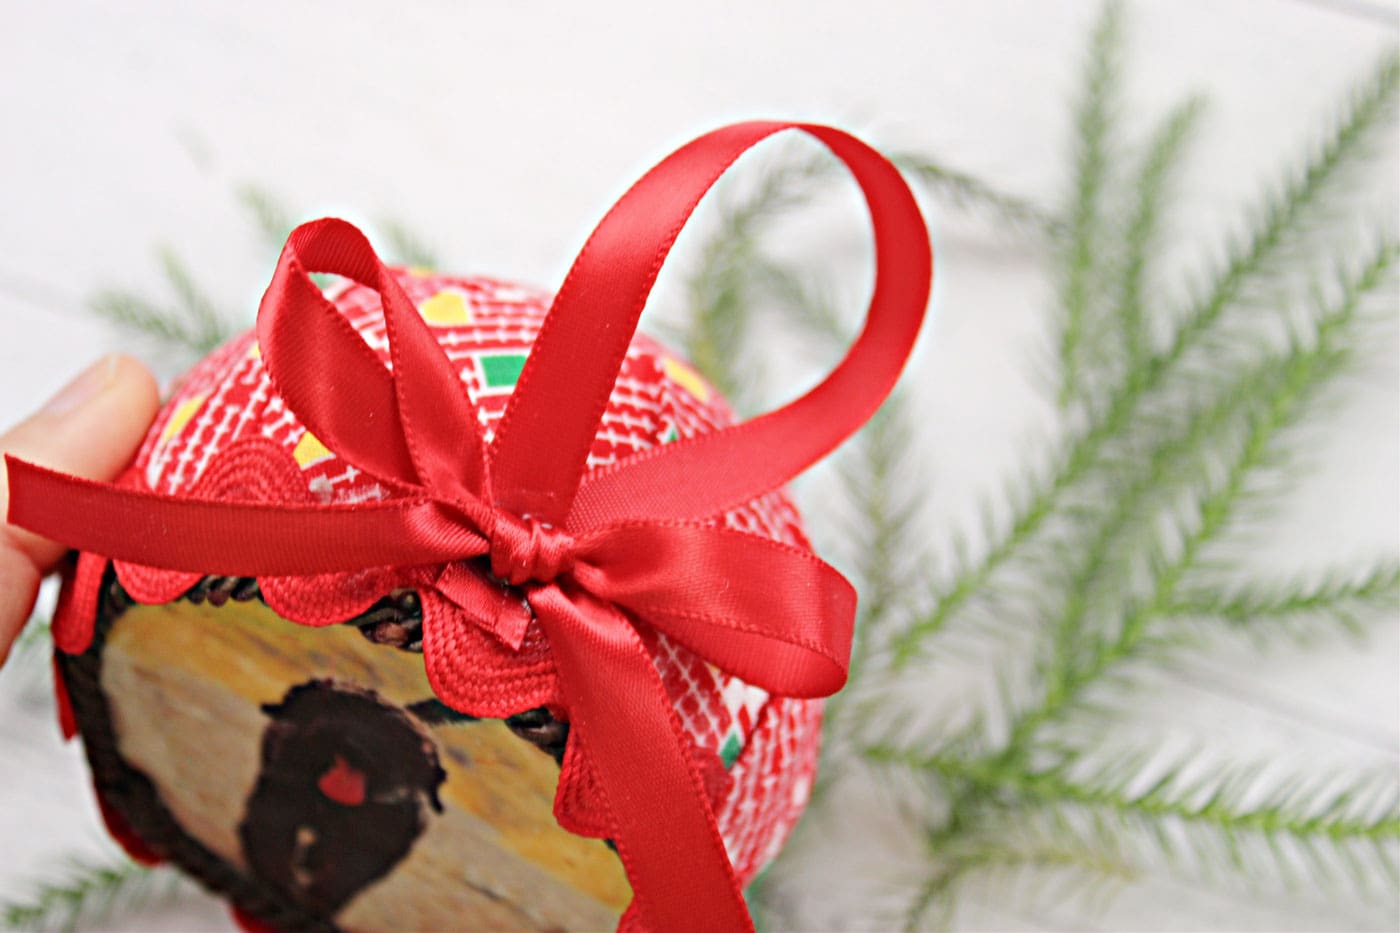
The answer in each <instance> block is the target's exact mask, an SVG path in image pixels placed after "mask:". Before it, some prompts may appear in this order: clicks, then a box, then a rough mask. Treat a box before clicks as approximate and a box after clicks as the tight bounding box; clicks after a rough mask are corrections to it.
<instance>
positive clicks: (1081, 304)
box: [1059, 2, 1123, 406]
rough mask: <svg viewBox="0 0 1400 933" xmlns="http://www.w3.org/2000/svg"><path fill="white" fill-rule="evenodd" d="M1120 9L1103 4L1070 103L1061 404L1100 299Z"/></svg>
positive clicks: (1073, 381)
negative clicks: (1071, 168)
mask: <svg viewBox="0 0 1400 933" xmlns="http://www.w3.org/2000/svg"><path fill="white" fill-rule="evenodd" d="M1122 44H1123V8H1122V6H1121V4H1119V3H1117V2H1110V3H1107V4H1105V5H1104V7H1103V11H1102V13H1101V14H1100V15H1099V19H1098V22H1097V23H1096V24H1095V26H1094V31H1093V35H1092V37H1091V38H1090V40H1089V54H1088V56H1087V58H1086V65H1085V72H1084V77H1083V80H1082V83H1081V85H1080V92H1079V99H1078V100H1077V102H1076V103H1075V118H1074V122H1075V134H1074V141H1075V148H1074V166H1075V168H1074V182H1073V188H1072V191H1071V194H1070V199H1069V205H1068V207H1067V209H1066V210H1065V212H1064V213H1065V225H1066V231H1065V237H1064V242H1063V243H1062V244H1061V250H1062V252H1063V257H1062V260H1061V264H1062V267H1063V269H1064V278H1063V280H1062V282H1061V283H1060V305H1061V313H1062V320H1061V322H1060V335H1059V342H1060V346H1059V363H1060V380H1061V381H1060V404H1061V406H1067V405H1069V404H1070V402H1072V401H1074V400H1075V398H1076V397H1077V396H1078V394H1079V393H1080V391H1081V389H1082V386H1081V384H1080V383H1081V378H1082V377H1081V373H1080V368H1081V366H1082V365H1083V363H1084V351H1083V342H1084V340H1085V332H1086V330H1087V329H1088V328H1089V327H1090V326H1091V325H1092V324H1093V323H1094V321H1093V314H1094V310H1095V307H1094V306H1095V304H1096V302H1098V301H1099V300H1100V299H1101V297H1102V296H1101V295H1099V294H1097V287H1096V283H1098V282H1099V280H1100V278H1101V276H1100V274H1099V269H1100V266H1101V264H1102V263H1103V258H1102V256H1103V242H1104V235H1105V223H1104V214H1105V208H1104V204H1103V201H1104V195H1105V188H1106V187H1107V186H1108V182H1109V171H1110V165H1111V163H1112V159H1111V152H1110V146H1111V140H1112V136H1113V134H1112V124H1113V121H1114V118H1115V115H1116V111H1117V109H1118V100H1117V93H1118V89H1119V87H1120V86H1121V84H1122V67H1121V57H1122Z"/></svg>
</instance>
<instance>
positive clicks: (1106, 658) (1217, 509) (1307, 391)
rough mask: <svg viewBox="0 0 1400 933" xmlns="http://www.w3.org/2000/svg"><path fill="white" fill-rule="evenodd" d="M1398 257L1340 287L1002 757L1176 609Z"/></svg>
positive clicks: (1026, 744)
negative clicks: (1233, 445)
mask: <svg viewBox="0 0 1400 933" xmlns="http://www.w3.org/2000/svg"><path fill="white" fill-rule="evenodd" d="M1397 258H1400V246H1397V244H1396V243H1395V242H1394V241H1392V240H1389V239H1387V240H1383V241H1381V242H1380V243H1379V244H1378V245H1377V246H1376V248H1375V250H1374V252H1373V254H1372V256H1371V257H1370V259H1369V260H1368V261H1367V262H1366V263H1365V265H1364V266H1362V267H1361V268H1360V269H1359V270H1356V271H1355V272H1353V273H1352V274H1351V275H1350V276H1349V277H1348V278H1347V279H1346V280H1345V281H1344V282H1343V283H1342V289H1341V292H1342V293H1341V296H1340V298H1339V299H1338V301H1337V303H1336V304H1335V305H1334V306H1333V307H1332V308H1331V309H1329V310H1328V311H1326V312H1325V313H1324V314H1323V315H1322V316H1321V318H1320V319H1319V321H1318V323H1317V328H1316V334H1315V342H1314V343H1313V345H1312V346H1310V347H1301V346H1295V348H1294V349H1293V350H1292V352H1291V353H1290V354H1289V355H1288V356H1287V357H1285V358H1284V359H1283V360H1281V361H1280V363H1279V366H1278V374H1279V379H1278V381H1277V383H1276V384H1275V385H1274V386H1273V388H1272V389H1271V391H1270V392H1269V393H1268V400H1267V404H1266V405H1264V406H1261V408H1260V409H1259V410H1256V411H1253V412H1251V413H1250V414H1249V416H1248V421H1249V423H1248V427H1247V429H1246V433H1245V438H1244V440H1243V442H1242V444H1241V446H1240V449H1239V450H1238V451H1237V452H1236V454H1235V456H1234V458H1233V460H1232V462H1231V463H1230V464H1229V466H1228V469H1227V471H1226V476H1225V479H1224V481H1223V482H1222V483H1221V484H1220V485H1219V487H1218V488H1216V489H1215V490H1213V491H1212V492H1210V493H1208V494H1207V495H1205V496H1204V497H1203V499H1202V500H1201V501H1200V502H1199V503H1198V504H1197V506H1196V508H1195V509H1194V510H1193V511H1194V512H1195V513H1196V514H1195V525H1194V527H1191V528H1189V529H1185V530H1184V531H1183V534H1182V539H1181V545H1180V549H1179V551H1178V553H1177V554H1176V555H1175V557H1174V558H1172V559H1169V560H1163V561H1160V562H1159V563H1158V564H1157V565H1156V566H1155V567H1154V568H1153V579H1152V587H1151V595H1150V596H1149V597H1148V598H1146V599H1141V600H1139V601H1137V602H1136V603H1135V604H1134V605H1132V606H1130V607H1129V608H1128V609H1127V610H1126V612H1125V613H1124V615H1123V617H1122V620H1121V623H1120V626H1119V629H1118V631H1117V633H1116V634H1110V635H1105V636H1103V637H1100V638H1096V639H1094V640H1093V641H1092V643H1091V644H1089V645H1088V646H1086V647H1087V649H1088V650H1087V657H1086V658H1085V659H1084V660H1082V661H1080V662H1078V663H1074V664H1067V665H1066V666H1065V667H1064V668H1063V669H1061V670H1059V671H1058V672H1056V676H1054V677H1052V678H1051V679H1050V681H1049V682H1048V683H1047V684H1046V687H1045V690H1044V693H1043V696H1042V697H1041V699H1040V701H1039V703H1038V704H1036V705H1033V706H1031V707H1030V708H1028V709H1025V710H1023V711H1021V712H1019V713H1017V714H1016V715H1015V716H1014V717H1013V719H1012V722H1011V727H1010V729H1009V738H1008V739H1007V743H1006V748H1005V752H1004V753H1003V754H1004V755H1005V756H1009V757H1011V758H1015V759H1021V758H1024V756H1025V755H1026V754H1027V753H1028V751H1029V749H1030V740H1031V739H1032V737H1033V736H1035V735H1036V734H1037V732H1038V731H1039V730H1040V729H1041V728H1042V727H1043V726H1044V725H1046V724H1048V723H1050V722H1052V721H1054V720H1056V719H1058V718H1059V717H1060V715H1061V714H1062V713H1063V712H1064V711H1065V710H1066V709H1067V708H1068V707H1070V706H1071V705H1072V704H1073V703H1074V701H1076V700H1077V699H1078V697H1079V695H1080V694H1081V693H1082V692H1083V691H1084V690H1085V689H1086V688H1087V687H1089V686H1091V685H1093V684H1095V683H1096V682H1098V681H1099V680H1100V679H1101V678H1102V676H1103V675H1104V674H1105V673H1106V672H1107V671H1108V670H1109V669H1110V668H1112V667H1113V666H1115V665H1117V664H1120V663H1122V662H1123V661H1126V660H1127V659H1129V658H1131V657H1133V656H1134V655H1135V654H1136V653H1137V651H1138V649H1139V648H1140V647H1143V646H1144V642H1145V639H1146V636H1147V634H1148V626H1149V624H1150V623H1151V622H1152V621H1153V620H1154V619H1156V618H1158V617H1161V616H1164V615H1166V613H1167V611H1168V609H1169V608H1170V607H1171V606H1173V605H1174V604H1175V603H1176V601H1177V593H1178V587H1179V586H1180V584H1181V582H1182V580H1183V578H1184V577H1185V576H1186V574H1187V573H1188V571H1190V570H1192V569H1193V568H1194V567H1195V566H1196V563H1197V561H1198V559H1199V558H1200V555H1201V552H1202V551H1203V550H1204V549H1205V548H1206V546H1208V545H1210V544H1212V543H1214V542H1215V541H1216V540H1217V538H1218V537H1219V536H1220V533H1221V532H1222V531H1223V530H1224V529H1225V527H1226V525H1227V522H1228V521H1229V520H1230V519H1231V518H1232V516H1233V514H1234V510H1235V508H1236V506H1237V505H1238V504H1239V502H1240V499H1241V497H1242V496H1243V494H1244V492H1245V489H1246V482H1247V480H1248V479H1249V478H1250V476H1251V474H1252V473H1253V472H1254V471H1256V470H1257V469H1259V468H1261V467H1263V466H1265V465H1267V463H1268V462H1269V456H1270V454H1271V452H1272V447H1273V444H1274V442H1275V438H1276V437H1277V435H1279V434H1280V433H1281V432H1282V431H1283V430H1284V429H1285V428H1287V427H1289V426H1291V425H1292V424H1294V423H1296V422H1297V420H1298V419H1299V417H1300V416H1301V415H1302V413H1303V412H1304V411H1305V409H1306V406H1305V403H1306V402H1308V401H1310V400H1312V399H1313V398H1315V396H1316V395H1317V393H1318V391H1319V390H1320V389H1321V387H1322V386H1323V385H1325V384H1326V383H1327V382H1328V381H1329V380H1330V379H1332V378H1333V377H1335V376H1336V375H1337V374H1338V372H1339V371H1340V369H1341V365H1342V363H1343V362H1344V361H1345V360H1346V359H1347V357H1348V353H1347V349H1348V347H1347V340H1346V338H1347V337H1348V336H1349V335H1350V334H1349V332H1350V331H1351V330H1352V329H1353V328H1354V326H1355V324H1356V322H1357V316H1358V312H1359V310H1360V306H1361V303H1362V300H1363V299H1364V298H1365V297H1367V296H1368V295H1370V294H1371V293H1372V292H1374V291H1375V290H1376V289H1378V288H1379V287H1381V285H1382V283H1383V282H1384V281H1385V280H1386V279H1387V278H1388V276H1389V275H1390V273H1391V271H1392V270H1393V268H1394V266H1395V262H1396V260H1397Z"/></svg>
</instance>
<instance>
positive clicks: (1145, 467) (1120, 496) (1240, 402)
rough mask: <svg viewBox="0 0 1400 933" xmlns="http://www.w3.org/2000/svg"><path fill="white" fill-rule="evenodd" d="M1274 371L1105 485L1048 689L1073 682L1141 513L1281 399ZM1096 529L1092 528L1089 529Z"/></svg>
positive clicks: (1268, 367)
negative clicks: (1246, 419) (1087, 634)
mask: <svg viewBox="0 0 1400 933" xmlns="http://www.w3.org/2000/svg"><path fill="white" fill-rule="evenodd" d="M1279 369H1280V367H1279V365H1278V364H1277V362H1276V361H1273V360H1270V361H1267V362H1265V363H1262V364H1259V365H1257V366H1255V367H1254V368H1253V369H1251V370H1249V371H1247V372H1246V373H1245V374H1244V375H1243V376H1241V377H1239V378H1237V379H1234V380H1231V381H1229V382H1228V383H1226V384H1225V385H1224V386H1223V387H1222V388H1221V390H1220V391H1218V392H1217V393H1216V394H1215V398H1214V401H1213V402H1212V403H1211V404H1209V405H1207V406H1205V407H1203V408H1201V409H1200V410H1198V411H1196V412H1193V414H1192V416H1191V417H1190V418H1189V419H1188V420H1187V421H1186V423H1185V425H1184V426H1183V427H1182V428H1180V429H1179V430H1178V431H1177V432H1175V433H1173V434H1168V435H1166V436H1165V437H1162V438H1161V439H1160V440H1157V441H1156V442H1155V443H1154V445H1153V447H1152V449H1151V451H1150V452H1149V453H1148V454H1147V456H1145V457H1143V458H1142V459H1141V462H1137V461H1136V460H1135V461H1132V462H1130V463H1129V464H1125V465H1124V466H1123V467H1122V470H1123V475H1122V476H1120V477H1117V478H1116V479H1115V481H1114V482H1112V483H1111V484H1110V486H1109V489H1110V490H1111V494H1110V495H1108V496H1106V497H1105V498H1106V500H1107V501H1108V502H1109V503H1110V505H1109V508H1108V509H1107V511H1106V512H1105V513H1104V514H1103V516H1102V517H1101V518H1096V521H1095V522H1092V523H1090V525H1091V527H1092V528H1093V530H1092V531H1091V533H1090V534H1088V535H1087V536H1086V543H1085V544H1084V545H1083V546H1082V547H1076V548H1074V549H1072V550H1071V553H1072V552H1073V551H1082V553H1083V555H1084V556H1083V558H1082V559H1080V561H1079V569H1078V570H1077V571H1076V572H1075V573H1073V574H1072V576H1071V577H1070V581H1069V583H1068V584H1067V585H1066V586H1065V592H1066V599H1065V604H1064V606H1063V608H1062V611H1061V613H1060V615H1059V617H1058V619H1057V620H1056V621H1055V622H1054V624H1053V626H1052V629H1053V631H1054V636H1053V638H1052V640H1051V645H1050V652H1049V658H1048V661H1047V662H1046V664H1045V665H1044V670H1043V671H1042V675H1043V676H1044V677H1045V678H1046V679H1047V680H1049V681H1050V682H1052V683H1053V682H1056V681H1060V680H1063V679H1065V678H1069V677H1072V676H1073V673H1074V666H1075V664H1076V662H1077V652H1078V650H1079V648H1080V644H1081V642H1082V639H1083V635H1084V629H1085V627H1086V625H1087V624H1088V622H1089V620H1090V612H1091V609H1092V608H1093V606H1094V603H1095V600H1096V598H1099V597H1101V596H1102V594H1103V593H1104V591H1105V590H1107V591H1109V592H1113V591H1114V590H1115V587H1116V585H1119V584H1120V582H1121V581H1119V580H1118V579H1116V575H1115V574H1113V573H1112V572H1111V569H1110V568H1111V565H1112V564H1113V563H1114V562H1115V560H1121V557H1120V555H1122V554H1124V553H1131V552H1132V549H1131V548H1126V547H1123V546H1122V538H1123V536H1124V535H1125V534H1126V533H1127V532H1128V531H1129V530H1130V529H1132V528H1145V529H1148V530H1149V531H1150V530H1151V528H1152V524H1151V522H1150V521H1148V520H1146V516H1145V514H1144V513H1145V512H1147V511H1148V509H1149V505H1150V503H1151V502H1152V501H1154V500H1160V499H1161V498H1162V497H1163V496H1165V495H1167V494H1169V493H1170V491H1171V490H1172V489H1173V487H1175V486H1179V485H1183V484H1188V483H1189V482H1190V481H1191V480H1192V479H1193V478H1196V477H1198V476H1200V475H1201V474H1202V473H1203V472H1204V470H1205V469H1206V468H1208V466H1209V463H1210V461H1211V460H1212V459H1213V457H1212V455H1213V454H1214V452H1215V451H1216V450H1217V448H1218V447H1219V445H1220V441H1221V438H1222V435H1223V434H1224V433H1225V432H1226V431H1227V430H1228V429H1229V428H1230V426H1231V425H1233V424H1235V423H1236V422H1237V421H1238V420H1239V419H1240V418H1241V416H1244V415H1247V414H1248V413H1250V412H1251V411H1252V410H1254V409H1256V408H1257V407H1259V406H1260V405H1261V404H1267V403H1268V402H1269V401H1270V399H1271V398H1273V397H1274V396H1275V395H1276V394H1277V393H1278V392H1280V391H1282V390H1283V386H1281V385H1280V383H1281V380H1282V376H1281V375H1280V373H1279ZM1095 524H1096V527H1093V526H1094V525H1095Z"/></svg>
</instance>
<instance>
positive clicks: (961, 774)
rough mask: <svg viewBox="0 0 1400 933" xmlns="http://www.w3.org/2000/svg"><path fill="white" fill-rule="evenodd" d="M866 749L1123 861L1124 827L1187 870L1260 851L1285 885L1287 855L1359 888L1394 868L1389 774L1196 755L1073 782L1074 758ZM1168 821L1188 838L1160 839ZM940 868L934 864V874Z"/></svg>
mask: <svg viewBox="0 0 1400 933" xmlns="http://www.w3.org/2000/svg"><path fill="white" fill-rule="evenodd" d="M872 751H874V752H875V753H876V754H877V757H879V758H880V759H881V760H883V761H885V762H890V763H899V764H901V765H902V766H904V767H907V768H912V769H916V770H919V771H922V772H925V773H931V774H936V775H938V777H939V778H940V779H941V780H943V781H945V782H947V783H948V784H949V785H952V786H956V787H958V788H962V789H964V792H966V791H967V790H969V789H970V790H973V791H975V792H976V793H977V794H979V795H980V797H981V799H992V800H997V801H1000V807H1001V809H1002V810H1004V811H1007V812H1015V813H1018V814H1021V815H1020V816H1018V817H1016V820H1017V822H1018V823H1021V824H1023V825H1024V824H1025V823H1026V822H1027V817H1028V816H1029V814H1030V813H1032V812H1035V811H1042V810H1043V811H1049V812H1050V813H1051V814H1053V815H1057V816H1059V817H1062V818H1060V819H1057V820H1056V822H1055V824H1054V825H1055V833H1054V835H1055V837H1056V838H1057V839H1060V840H1062V839H1063V838H1064V836H1065V830H1066V829H1069V831H1070V832H1073V829H1072V827H1074V826H1081V827H1082V826H1085V825H1087V826H1088V827H1090V828H1091V830H1092V833H1093V835H1094V843H1095V847H1108V848H1111V849H1113V850H1116V851H1119V852H1123V853H1125V854H1124V856H1123V857H1124V858H1127V857H1128V856H1127V855H1126V853H1127V852H1128V850H1129V849H1131V848H1133V847H1134V846H1133V845H1132V844H1131V841H1129V840H1124V839H1123V838H1122V833H1123V831H1124V830H1133V831H1137V832H1136V834H1135V836H1134V840H1135V841H1136V843H1137V846H1136V847H1137V848H1142V847H1143V846H1146V847H1148V848H1153V849H1156V850H1158V851H1159V852H1160V853H1161V854H1162V855H1163V856H1164V857H1166V858H1167V859H1168V860H1169V861H1177V860H1179V859H1180V858H1181V857H1183V856H1185V857H1189V858H1191V859H1193V860H1194V861H1195V862H1196V863H1197V865H1198V867H1204V863H1206V862H1208V861H1209V860H1211V859H1212V858H1213V857H1218V855H1219V854H1220V853H1224V854H1225V856H1226V858H1227V859H1228V860H1229V861H1230V863H1231V864H1232V866H1233V867H1234V868H1235V869H1236V870H1237V871H1245V870H1247V866H1246V864H1245V858H1244V854H1245V852H1246V850H1247V847H1250V846H1251V843H1253V846H1252V848H1248V851H1250V852H1257V853H1260V854H1263V853H1269V854H1271V855H1272V856H1273V857H1274V858H1275V860H1276V864H1275V868H1276V869H1277V870H1278V871H1279V872H1280V873H1281V874H1284V875H1285V876H1286V875H1287V873H1288V872H1289V871H1290V870H1291V868H1290V865H1289V864H1288V857H1289V854H1290V853H1292V854H1296V855H1299V856H1302V857H1304V858H1306V859H1307V860H1308V861H1309V862H1310V863H1311V864H1312V867H1313V869H1314V875H1315V876H1317V875H1321V876H1323V877H1327V876H1329V875H1330V874H1332V873H1333V872H1334V871H1335V870H1336V869H1337V868H1338V867H1339V866H1341V867H1345V868H1347V869H1348V870H1349V871H1350V872H1351V875H1352V880H1353V882H1354V884H1355V886H1356V887H1357V888H1358V889H1362V890H1365V889H1367V888H1369V887H1370V886H1371V884H1372V878H1373V877H1374V872H1373V871H1370V870H1369V869H1373V868H1380V869H1381V871H1382V873H1383V874H1385V875H1394V874H1396V872H1397V870H1400V865H1398V864H1397V857H1400V846H1397V843H1400V786H1397V785H1396V782H1395V779H1394V776H1393V775H1388V774H1381V773H1364V774H1361V775H1359V776H1358V775H1355V774H1350V773H1349V774H1345V775H1327V776H1317V775H1313V776H1298V775H1292V776H1285V777H1276V776H1270V775H1269V773H1268V770H1267V769H1266V768H1264V767H1262V766H1260V765H1240V764H1233V765H1228V766H1225V767H1216V768H1208V769H1202V768H1201V767H1199V763H1198V761H1197V759H1196V758H1195V756H1180V757H1178V758H1176V759H1173V760H1171V761H1168V762H1167V763H1165V764H1158V765H1151V764H1149V763H1150V762H1151V756H1149V755H1145V754H1141V755H1140V754H1131V753H1128V754H1123V755H1121V757H1120V760H1118V761H1113V760H1107V761H1099V762H1096V763H1094V765H1093V767H1092V768H1091V769H1087V770H1088V773H1086V774H1079V773H1076V771H1085V770H1086V769H1085V768H1084V767H1082V763H1081V762H1079V761H1078V760H1076V759H1074V758H1070V759H1069V760H1068V761H1067V762H1058V763H1056V764H1054V765H1051V766H1048V767H1040V768H1029V767H1025V766H1023V765H1020V764H1016V763H1008V762H1005V761H998V760H995V759H988V758H981V759H964V758H957V757H952V756H945V755H936V754H935V755H919V754H917V753H914V752H910V751H908V750H904V749H898V748H892V747H889V746H881V747H879V748H877V749H873V750H872ZM1076 766H1079V767H1076ZM1080 809H1088V810H1090V811H1096V812H1094V813H1093V817H1094V818H1092V819H1090V820H1088V821H1087V822H1086V821H1084V820H1076V819H1074V816H1075V815H1076V814H1075V812H1074V811H1077V810H1080ZM1105 816H1107V817H1109V819H1107V820H1105V819H1103V817H1105ZM1170 822H1176V823H1178V824H1180V825H1181V826H1183V827H1184V828H1185V829H1186V830H1187V832H1186V833H1185V834H1175V833H1170V832H1166V831H1164V830H1165V828H1166V827H1167V826H1168V825H1169V823H1170ZM1125 843H1127V844H1125ZM944 870H946V869H944V868H943V867H942V866H940V867H939V869H938V873H941V872H942V871H944ZM938 876H939V875H938V874H935V876H934V877H938ZM916 903H917V902H916Z"/></svg>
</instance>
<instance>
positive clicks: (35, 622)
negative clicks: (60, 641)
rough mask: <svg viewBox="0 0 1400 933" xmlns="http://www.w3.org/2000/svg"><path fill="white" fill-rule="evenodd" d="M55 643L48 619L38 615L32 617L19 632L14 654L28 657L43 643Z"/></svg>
mask: <svg viewBox="0 0 1400 933" xmlns="http://www.w3.org/2000/svg"><path fill="white" fill-rule="evenodd" d="M52 643H53V632H52V631H51V630H50V628H49V622H48V620H47V619H40V618H38V617H35V618H32V619H30V620H29V622H28V623H27V624H26V625H25V626H24V628H23V629H22V630H21V631H20V633H19V638H17V639H15V649H14V651H15V654H14V656H15V657H17V658H19V657H27V656H28V655H29V654H30V653H31V652H32V651H34V650H35V649H37V648H39V646H41V645H51V644H52Z"/></svg>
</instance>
